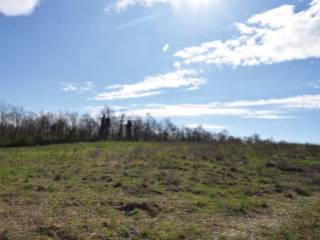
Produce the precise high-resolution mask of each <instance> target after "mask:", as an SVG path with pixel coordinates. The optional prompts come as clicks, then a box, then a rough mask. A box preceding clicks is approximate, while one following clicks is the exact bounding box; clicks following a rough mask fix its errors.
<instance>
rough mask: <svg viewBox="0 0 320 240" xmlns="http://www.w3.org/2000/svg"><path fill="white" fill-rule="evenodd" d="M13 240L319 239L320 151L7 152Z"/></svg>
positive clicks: (180, 147)
mask: <svg viewBox="0 0 320 240" xmlns="http://www.w3.org/2000/svg"><path fill="white" fill-rule="evenodd" d="M7 239H19V240H20V239H21V240H32V239H60V240H78V239H94V240H106V239H150V240H151V239H168V240H169V239H277V240H278V239H294V240H296V239H297V240H298V239H299V240H300V239H320V147H316V146H305V145H275V144H268V145H266V144H255V145H245V144H186V143H116V142H107V143H80V144H66V145H52V146H43V147H30V148H8V149H0V240H7Z"/></svg>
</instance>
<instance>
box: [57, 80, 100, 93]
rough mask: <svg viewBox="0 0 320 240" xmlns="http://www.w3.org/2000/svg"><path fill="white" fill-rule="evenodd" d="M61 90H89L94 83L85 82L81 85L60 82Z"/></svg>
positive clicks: (80, 91) (79, 91)
mask: <svg viewBox="0 0 320 240" xmlns="http://www.w3.org/2000/svg"><path fill="white" fill-rule="evenodd" d="M61 86H62V91H64V92H78V93H83V92H89V91H91V90H93V89H94V85H93V83H92V82H85V83H84V84H83V85H78V84H75V83H66V82H63V83H61Z"/></svg>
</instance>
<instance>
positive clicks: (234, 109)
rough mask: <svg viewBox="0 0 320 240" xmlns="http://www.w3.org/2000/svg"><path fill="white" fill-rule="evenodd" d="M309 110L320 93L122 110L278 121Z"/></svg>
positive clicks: (93, 109) (95, 110) (134, 113)
mask: <svg viewBox="0 0 320 240" xmlns="http://www.w3.org/2000/svg"><path fill="white" fill-rule="evenodd" d="M101 108H102V107H91V108H88V109H87V110H88V111H89V112H91V113H92V114H96V113H98V112H99V110H101ZM310 109H316V110H320V94H318V95H301V96H295V97H288V98H279V99H273V98H270V99H264V100H241V101H233V102H212V103H207V104H147V105H144V106H129V107H126V108H125V109H123V112H125V113H126V114H127V115H130V116H144V115H146V114H151V115H153V116H154V117H200V116H220V117H237V118H253V119H269V120H277V119H290V118H293V117H294V116H292V115H294V114H295V113H296V112H298V111H301V110H310ZM292 111H293V112H292Z"/></svg>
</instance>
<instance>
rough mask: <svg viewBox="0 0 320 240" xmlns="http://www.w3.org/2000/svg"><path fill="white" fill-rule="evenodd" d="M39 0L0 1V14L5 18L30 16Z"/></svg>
mask: <svg viewBox="0 0 320 240" xmlns="http://www.w3.org/2000/svg"><path fill="white" fill-rule="evenodd" d="M39 3H40V0H0V14H1V13H2V14H3V15H5V16H21V15H30V14H31V13H32V12H33V11H34V9H35V8H36V7H37V6H38V4H39Z"/></svg>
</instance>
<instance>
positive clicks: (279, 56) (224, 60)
mask: <svg viewBox="0 0 320 240" xmlns="http://www.w3.org/2000/svg"><path fill="white" fill-rule="evenodd" d="M236 27H237V29H238V31H239V33H240V34H239V35H238V37H236V38H231V39H227V40H225V41H221V40H216V41H212V42H206V43H203V44H201V45H199V46H194V47H190V48H186V49H183V50H182V51H179V52H177V53H176V54H175V57H177V58H178V59H179V62H178V63H177V64H191V63H207V64H215V65H232V66H254V65H261V64H274V63H281V62H286V61H293V60H303V59H309V58H319V57H320V31H319V29H320V0H313V1H312V2H311V3H310V5H309V7H308V8H307V9H305V10H303V11H300V12H295V7H294V6H293V5H283V6H280V7H278V8H275V9H272V10H269V11H266V12H263V13H261V14H257V15H254V16H252V17H251V18H249V19H248V20H247V22H246V23H236Z"/></svg>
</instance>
